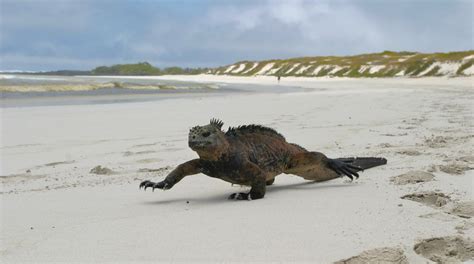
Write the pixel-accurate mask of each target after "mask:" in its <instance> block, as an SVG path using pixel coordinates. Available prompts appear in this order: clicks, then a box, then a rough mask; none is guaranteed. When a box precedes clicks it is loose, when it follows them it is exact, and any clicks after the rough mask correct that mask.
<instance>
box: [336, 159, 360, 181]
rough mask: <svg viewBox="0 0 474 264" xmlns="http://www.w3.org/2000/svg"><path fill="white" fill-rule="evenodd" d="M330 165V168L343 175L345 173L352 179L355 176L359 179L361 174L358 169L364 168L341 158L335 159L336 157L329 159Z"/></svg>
mask: <svg viewBox="0 0 474 264" xmlns="http://www.w3.org/2000/svg"><path fill="white" fill-rule="evenodd" d="M328 166H329V168H331V169H332V170H334V171H335V172H336V173H337V174H339V175H341V177H342V176H344V175H345V176H347V177H349V178H350V179H351V180H353V179H354V177H355V178H356V179H358V178H359V174H358V173H357V171H361V170H362V168H360V167H357V166H354V165H351V164H348V163H345V162H342V161H339V160H335V159H329V160H328Z"/></svg>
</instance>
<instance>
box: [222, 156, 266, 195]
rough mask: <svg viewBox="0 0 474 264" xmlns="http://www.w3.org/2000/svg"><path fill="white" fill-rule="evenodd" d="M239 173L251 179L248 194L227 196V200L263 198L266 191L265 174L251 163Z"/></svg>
mask: <svg viewBox="0 0 474 264" xmlns="http://www.w3.org/2000/svg"><path fill="white" fill-rule="evenodd" d="M241 173H243V174H245V175H246V177H248V178H250V179H252V180H251V181H250V186H251V189H250V192H248V193H242V192H240V193H233V194H231V195H230V196H229V200H257V199H261V198H263V197H264V196H265V192H266V189H267V188H266V177H265V176H266V173H265V172H264V171H263V170H262V169H260V167H258V166H257V165H255V164H254V163H252V162H247V163H246V164H245V165H244V166H243V170H242V171H241Z"/></svg>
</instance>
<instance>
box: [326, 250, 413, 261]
mask: <svg viewBox="0 0 474 264" xmlns="http://www.w3.org/2000/svg"><path fill="white" fill-rule="evenodd" d="M364 263H369V264H375V263H386V264H388V263H394V264H408V260H407V257H406V256H405V254H404V253H403V250H401V249H399V248H389V247H384V248H376V249H371V250H367V251H364V252H362V253H361V254H360V255H357V256H354V257H351V258H348V259H344V260H339V261H336V262H334V264H364Z"/></svg>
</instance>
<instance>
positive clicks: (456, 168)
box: [428, 162, 474, 175]
mask: <svg viewBox="0 0 474 264" xmlns="http://www.w3.org/2000/svg"><path fill="white" fill-rule="evenodd" d="M472 169H474V167H471V166H469V165H468V164H466V163H459V162H451V163H448V164H446V165H434V164H433V165H431V167H430V168H429V169H428V171H429V172H436V171H442V172H444V173H447V174H451V175H461V174H464V172H466V171H468V170H472Z"/></svg>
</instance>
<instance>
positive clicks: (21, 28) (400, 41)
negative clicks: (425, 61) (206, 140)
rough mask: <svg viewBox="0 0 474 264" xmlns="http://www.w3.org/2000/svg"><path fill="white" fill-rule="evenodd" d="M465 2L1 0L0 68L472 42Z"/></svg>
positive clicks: (457, 46) (189, 63) (222, 60)
mask: <svg viewBox="0 0 474 264" xmlns="http://www.w3.org/2000/svg"><path fill="white" fill-rule="evenodd" d="M473 23H474V1H470V0H397V1H393V0H352V1H343V0H232V1H231V0H199V1H198V0H155V1H153V0H135V1H132V0H0V70H33V71H40V70H59V69H76V70H88V69H92V68H94V67H97V66H100V65H112V64H121V63H136V62H142V61H148V62H149V63H151V64H153V65H154V66H157V67H170V66H180V67H216V66H222V65H227V64H231V63H234V62H237V61H243V60H264V59H284V58H291V57H302V56H324V55H341V56H343V55H355V54H360V53H372V52H381V51H384V50H393V51H418V52H447V51H461V50H472V49H474V48H473V34H474V33H473Z"/></svg>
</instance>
